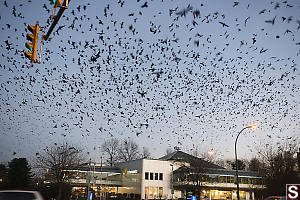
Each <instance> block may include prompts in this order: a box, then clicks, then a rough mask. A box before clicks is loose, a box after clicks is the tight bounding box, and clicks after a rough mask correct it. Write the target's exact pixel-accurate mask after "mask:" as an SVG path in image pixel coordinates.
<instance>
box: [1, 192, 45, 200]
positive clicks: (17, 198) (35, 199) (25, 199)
mask: <svg viewBox="0 0 300 200" xmlns="http://www.w3.org/2000/svg"><path fill="white" fill-rule="evenodd" d="M0 200H43V197H42V195H40V193H39V192H36V191H23V190H2V191H0Z"/></svg>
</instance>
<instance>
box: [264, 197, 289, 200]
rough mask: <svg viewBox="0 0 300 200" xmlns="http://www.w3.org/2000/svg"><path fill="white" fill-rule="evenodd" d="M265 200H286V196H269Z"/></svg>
mask: <svg viewBox="0 0 300 200" xmlns="http://www.w3.org/2000/svg"><path fill="white" fill-rule="evenodd" d="M264 200H286V197H285V196H269V197H267V198H265V199H264Z"/></svg>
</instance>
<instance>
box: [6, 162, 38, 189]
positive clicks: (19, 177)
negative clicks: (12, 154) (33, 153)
mask: <svg viewBox="0 0 300 200" xmlns="http://www.w3.org/2000/svg"><path fill="white" fill-rule="evenodd" d="M8 167H9V169H8V186H9V187H10V188H17V189H26V188H29V187H30V184H31V180H32V173H31V167H30V166H29V164H28V162H27V160H26V158H14V159H13V160H11V162H9V164H8Z"/></svg>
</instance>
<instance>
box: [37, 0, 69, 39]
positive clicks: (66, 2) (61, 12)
mask: <svg viewBox="0 0 300 200" xmlns="http://www.w3.org/2000/svg"><path fill="white" fill-rule="evenodd" d="M70 1H71V0H65V1H64V3H63V4H64V5H67V6H68V3H69V2H70ZM65 9H67V8H66V7H60V9H59V11H58V13H57V15H56V16H55V17H54V21H53V22H52V24H51V26H50V28H49V30H48V32H47V34H46V35H45V36H44V37H43V39H44V40H48V38H49V36H50V35H51V33H52V31H53V29H54V28H55V26H56V24H57V22H58V20H59V19H60V17H61V16H62V14H63V12H64V11H65Z"/></svg>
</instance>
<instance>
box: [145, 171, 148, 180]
mask: <svg viewBox="0 0 300 200" xmlns="http://www.w3.org/2000/svg"><path fill="white" fill-rule="evenodd" d="M145 179H146V180H149V172H145Z"/></svg>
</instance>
